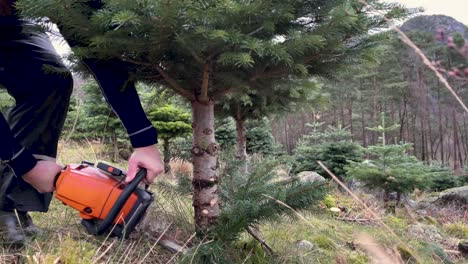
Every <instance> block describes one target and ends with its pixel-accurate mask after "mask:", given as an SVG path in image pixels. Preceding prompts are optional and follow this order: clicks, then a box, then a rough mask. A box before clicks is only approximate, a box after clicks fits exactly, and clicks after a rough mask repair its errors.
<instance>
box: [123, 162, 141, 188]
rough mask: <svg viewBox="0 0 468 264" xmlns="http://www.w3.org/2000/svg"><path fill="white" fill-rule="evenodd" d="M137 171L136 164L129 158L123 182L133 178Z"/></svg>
mask: <svg viewBox="0 0 468 264" xmlns="http://www.w3.org/2000/svg"><path fill="white" fill-rule="evenodd" d="M137 171H138V164H137V163H135V162H132V161H131V160H130V161H129V162H128V171H127V178H125V182H127V183H129V182H131V181H132V180H133V179H134V178H135V176H136V174H137Z"/></svg>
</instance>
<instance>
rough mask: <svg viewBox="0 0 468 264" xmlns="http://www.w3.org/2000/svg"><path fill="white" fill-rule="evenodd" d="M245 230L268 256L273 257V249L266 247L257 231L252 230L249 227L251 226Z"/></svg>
mask: <svg viewBox="0 0 468 264" xmlns="http://www.w3.org/2000/svg"><path fill="white" fill-rule="evenodd" d="M245 230H246V231H247V233H249V234H250V235H251V236H252V237H253V238H255V240H257V241H258V242H260V244H261V245H262V247H263V249H264V250H265V251H266V252H267V253H268V254H270V255H273V254H274V251H273V249H272V248H271V247H270V245H268V243H267V242H266V241H265V239H264V238H263V237H262V236H261V235H260V234H259V231H258V230H257V229H256V228H254V227H251V226H248V227H246V228H245Z"/></svg>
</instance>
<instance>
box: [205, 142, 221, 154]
mask: <svg viewBox="0 0 468 264" xmlns="http://www.w3.org/2000/svg"><path fill="white" fill-rule="evenodd" d="M218 150H219V145H218V144H216V143H211V144H210V145H208V147H207V148H206V153H208V154H209V155H211V156H216V155H218Z"/></svg>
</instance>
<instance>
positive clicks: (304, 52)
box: [17, 0, 406, 233]
mask: <svg viewBox="0 0 468 264" xmlns="http://www.w3.org/2000/svg"><path fill="white" fill-rule="evenodd" d="M368 2H370V3H371V4H373V6H374V7H375V8H377V9H379V10H381V11H382V12H383V13H384V14H385V15H386V16H387V17H388V18H390V19H394V18H399V17H402V16H404V15H405V13H406V10H405V9H403V8H401V7H399V6H398V5H395V4H383V3H380V2H379V1H368ZM17 5H18V7H19V8H20V9H21V10H22V13H23V15H26V16H29V17H33V18H37V17H49V18H50V19H51V20H52V21H53V22H56V23H57V24H58V25H59V27H60V28H61V32H62V34H63V35H64V36H65V38H66V39H67V40H68V41H71V42H73V43H74V44H77V46H76V47H75V48H74V52H75V55H76V56H78V57H97V58H103V59H106V58H120V59H121V60H124V61H127V62H129V63H132V64H134V65H135V66H136V69H135V70H136V71H135V73H134V75H135V78H136V79H138V80H140V81H149V82H159V83H161V84H163V85H166V86H167V87H168V88H170V89H172V90H173V91H175V92H176V93H178V94H180V95H181V96H183V97H185V98H186V99H187V100H189V101H190V102H191V104H192V121H193V139H194V140H193V147H192V155H193V156H192V161H193V163H194V177H193V187H194V197H193V198H194V202H193V204H194V209H195V220H196V221H195V222H196V224H197V227H198V230H199V231H200V233H206V232H207V231H209V230H210V229H211V226H212V225H213V224H214V223H216V221H217V218H218V216H219V212H220V208H219V203H218V201H219V199H218V195H217V193H218V187H217V183H218V180H219V174H218V169H217V162H216V158H217V155H218V148H219V147H218V145H217V143H216V141H215V137H214V104H215V103H216V102H218V101H221V100H222V99H223V98H224V96H226V95H227V94H231V93H233V92H239V91H240V92H241V93H244V91H255V90H258V89H260V88H261V87H268V85H269V84H271V83H273V82H275V81H282V82H287V81H288V80H293V79H295V78H304V77H309V76H311V75H327V74H330V73H332V72H334V71H336V69H337V67H338V66H340V65H343V64H346V63H351V62H353V61H356V60H360V59H361V57H359V56H358V55H360V54H361V53H362V52H363V51H365V50H368V49H372V48H373V46H374V45H375V44H376V40H377V39H378V38H376V37H375V35H369V34H368V32H369V31H371V30H374V29H380V28H383V27H385V26H386V23H385V21H384V20H383V19H382V17H381V16H380V15H378V14H377V13H376V12H375V11H373V10H370V9H368V8H367V7H365V6H363V5H362V4H361V3H359V1H357V0H351V1H350V0H333V1H330V0H308V1H306V0H292V1H284V0H271V1H245V0H217V1H186V0H171V1H166V0H138V1H135V0H107V1H102V4H100V1H95V0H93V1H87V0H81V1H72V0H20V1H19V2H18V3H17ZM291 89H294V87H293V86H291Z"/></svg>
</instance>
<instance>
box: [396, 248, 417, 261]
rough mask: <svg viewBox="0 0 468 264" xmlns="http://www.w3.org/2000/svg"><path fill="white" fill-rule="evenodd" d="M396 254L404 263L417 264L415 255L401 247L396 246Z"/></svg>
mask: <svg viewBox="0 0 468 264" xmlns="http://www.w3.org/2000/svg"><path fill="white" fill-rule="evenodd" d="M397 249H398V252H399V253H400V256H401V258H402V259H403V260H404V261H405V263H418V261H417V258H416V257H415V256H416V255H415V253H414V252H413V251H412V250H411V249H409V248H407V247H406V246H403V245H398V246H397Z"/></svg>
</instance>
